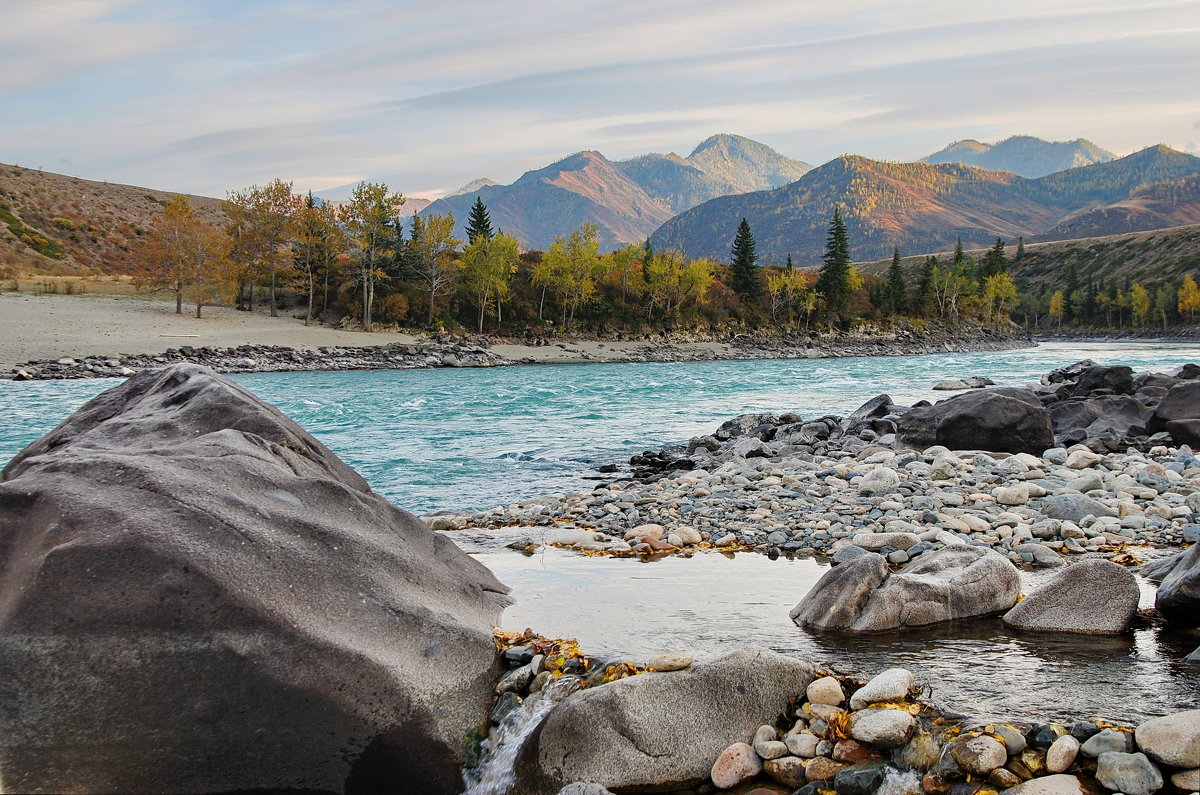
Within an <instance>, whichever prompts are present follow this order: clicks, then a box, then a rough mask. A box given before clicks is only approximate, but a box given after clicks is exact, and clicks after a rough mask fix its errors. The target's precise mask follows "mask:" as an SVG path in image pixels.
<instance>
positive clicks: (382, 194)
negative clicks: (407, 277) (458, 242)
mask: <svg viewBox="0 0 1200 795" xmlns="http://www.w3.org/2000/svg"><path fill="white" fill-rule="evenodd" d="M403 204H404V197H403V196H401V195H400V194H398V193H391V192H389V191H388V186H387V185H384V184H383V183H375V182H360V183H358V185H355V186H354V192H353V193H351V194H350V201H349V202H347V204H346V205H345V207H344V208H343V210H342V223H343V224H344V225H345V230H346V235H347V237H348V239H349V248H350V252H351V262H352V268H353V271H352V273H353V277H354V281H355V283H356V284H357V285H358V287H359V288H360V290H361V298H362V324H363V331H367V332H369V331H372V330H373V323H372V313H373V312H374V310H375V291H376V289H377V288H378V286H379V284H380V283H381V282H383V281H385V280H387V279H389V278H391V274H389V273H388V266H390V265H391V264H392V262H393V260H394V259H395V256H396V243H397V239H398V237H399V236H398V234H397V226H398V224H399V215H400V207H401V206H403ZM414 220H415V218H414Z"/></svg>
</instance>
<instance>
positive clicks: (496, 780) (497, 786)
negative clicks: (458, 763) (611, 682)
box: [463, 676, 579, 795]
mask: <svg viewBox="0 0 1200 795" xmlns="http://www.w3.org/2000/svg"><path fill="white" fill-rule="evenodd" d="M578 689H579V677H577V676H563V677H560V678H558V679H556V680H554V681H552V682H550V683H548V684H547V685H546V686H545V687H544V688H542V690H541V692H539V693H535V694H534V695H531V696H529V697H528V698H527V699H525V701H524V702H522V703H521V706H520V708H519V709H514V710H513V711H512V712H510V713H509V714H508V715H506V716H505V717H504V720H503V721H501V722H500V725H499V726H497V727H496V728H494V729H492V733H491V734H490V735H489V736H488V738H487V739H486V740H484V742H485V743H486V749H485V751H484V756H483V761H482V762H480V763H479V765H478V767H474V768H471V769H470V770H464V771H463V782H464V783H465V784H466V787H467V788H466V789H465V790H464V791H463V795H507V793H508V791H509V790H510V789H511V788H512V786H513V784H515V783H516V781H517V777H516V771H515V770H514V767H515V766H516V764H517V754H518V753H520V751H521V746H522V745H524V744H525V740H526V738H528V737H529V735H530V734H532V733H533V730H534V729H536V728H537V727H538V726H539V725H541V722H542V721H543V720H544V719H545V718H546V716H547V715H549V714H550V710H552V709H554V707H555V706H556V705H557V704H558V703H559V702H560V701H562V700H563V699H564V698H566V697H567V696H569V695H571V694H572V693H574V692H575V691H576V690H578Z"/></svg>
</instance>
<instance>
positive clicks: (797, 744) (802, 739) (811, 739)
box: [783, 732, 821, 759]
mask: <svg viewBox="0 0 1200 795" xmlns="http://www.w3.org/2000/svg"><path fill="white" fill-rule="evenodd" d="M820 743H821V738H820V737H818V736H817V735H815V734H813V733H812V732H800V733H799V734H790V733H789V734H785V735H783V744H784V745H786V746H787V747H788V751H790V752H791V753H793V754H795V755H796V756H800V757H804V758H805V759H811V758H812V757H814V756H816V755H817V746H818V745H819V744H820Z"/></svg>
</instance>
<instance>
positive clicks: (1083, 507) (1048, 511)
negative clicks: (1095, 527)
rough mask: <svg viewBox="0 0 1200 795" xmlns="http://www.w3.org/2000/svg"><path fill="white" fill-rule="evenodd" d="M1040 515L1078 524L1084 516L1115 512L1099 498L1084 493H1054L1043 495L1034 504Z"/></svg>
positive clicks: (1113, 513) (1106, 514)
mask: <svg viewBox="0 0 1200 795" xmlns="http://www.w3.org/2000/svg"><path fill="white" fill-rule="evenodd" d="M1034 507H1035V508H1037V510H1038V512H1039V513H1041V514H1042V516H1046V517H1049V518H1051V519H1064V520H1066V521H1068V522H1074V523H1075V524H1079V523H1080V522H1082V521H1083V519H1084V517H1086V516H1089V515H1091V516H1097V517H1099V516H1116V515H1117V512H1116V511H1114V510H1113V509H1112V508H1109V507H1108V506H1107V505H1105V504H1104V503H1102V502H1100V501H1099V500H1093V499H1092V498H1091V497H1088V496H1087V495H1084V494H1056V495H1054V496H1053V497H1043V498H1042V499H1041V500H1039V501H1038V502H1037V503H1036V505H1035V506H1034Z"/></svg>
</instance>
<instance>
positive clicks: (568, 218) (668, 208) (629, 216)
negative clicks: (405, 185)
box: [422, 135, 812, 250]
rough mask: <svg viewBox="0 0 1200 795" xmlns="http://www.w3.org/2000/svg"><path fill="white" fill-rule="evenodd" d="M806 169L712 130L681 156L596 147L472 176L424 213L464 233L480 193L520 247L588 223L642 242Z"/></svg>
mask: <svg viewBox="0 0 1200 795" xmlns="http://www.w3.org/2000/svg"><path fill="white" fill-rule="evenodd" d="M811 168H812V166H810V165H808V164H807V163H802V162H799V161H797V160H791V159H790V158H787V157H784V156H783V155H781V154H779V153H778V152H776V151H775V150H774V149H772V148H770V147H769V146H767V145H765V144H762V143H759V142H758V141H752V140H750V139H749V138H743V137H741V136H738V135H714V136H712V137H711V138H708V139H707V140H705V141H703V142H701V143H700V144H699V145H698V146H697V147H696V148H695V149H694V150H693V151H692V153H691V154H689V155H688V156H687V157H681V156H679V155H677V154H675V153H670V154H665V155H663V154H648V155H642V156H640V157H635V158H633V159H631V160H622V161H612V160H609V159H608V158H606V157H605V156H604V155H602V154H601V153H600V152H595V151H585V152H579V153H577V154H573V155H571V156H570V157H566V158H564V159H562V160H559V161H558V162H556V163H552V164H550V165H548V166H546V167H545V168H540V169H537V170H535V171H528V172H526V173H525V174H523V175H522V176H521V177H520V179H518V180H517V181H516V182H514V183H512V184H511V185H497V184H495V183H492V184H482V181H478V180H477V181H476V183H471V184H470V185H468V186H466V187H465V188H464V189H463V190H460V191H459V192H457V193H455V194H453V195H450V196H447V197H444V198H442V199H439V200H438V201H435V202H433V203H432V204H430V205H429V206H428V207H426V208H425V209H424V210H423V211H422V213H423V214H431V213H436V214H439V215H445V214H446V213H453V214H454V218H455V221H456V223H457V226H456V234H457V235H458V236H459V237H462V236H463V227H464V225H465V223H466V220H467V214H468V213H469V212H470V209H471V205H472V204H474V202H475V198H476V197H479V198H481V199H482V200H483V202H484V204H486V205H487V208H488V212H489V214H490V215H491V219H492V225H493V226H494V227H497V228H499V229H502V230H503V231H504V232H506V233H508V234H511V235H515V236H516V237H517V238H518V239H519V240H520V241H521V244H522V245H523V246H525V247H526V248H531V249H542V250H545V249H546V248H548V247H549V246H550V244H551V243H552V242H553V241H554V238H555V236H557V235H564V236H565V235H567V234H569V233H570V232H571V231H572V230H573V229H576V228H577V227H579V226H580V225H581V224H583V223H585V222H590V223H594V224H596V225H597V226H599V228H600V243H601V247H602V248H603V249H611V248H615V247H616V246H619V245H621V244H624V243H640V242H642V241H643V240H645V239H646V238H647V237H649V235H650V233H651V232H653V231H654V230H655V229H657V228H658V227H659V226H661V225H662V224H663V222H665V221H667V220H668V219H669V218H671V217H672V216H674V215H675V214H676V213H678V212H681V211H682V210H686V209H688V208H690V207H694V206H696V205H698V204H700V203H702V202H705V201H708V200H709V199H712V198H715V197H717V196H724V195H726V194H730V193H745V192H747V191H754V190H762V189H766V188H773V187H778V186H780V185H785V184H787V183H789V182H792V181H794V180H796V179H799V178H800V177H801V176H803V175H804V174H805V173H807V172H808V171H809V170H810V169H811ZM487 182H491V181H490V180H487ZM477 183H480V184H478V186H477V187H476V184H477ZM472 188H473V189H472Z"/></svg>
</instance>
